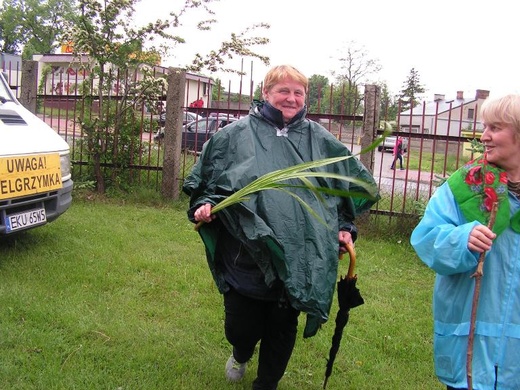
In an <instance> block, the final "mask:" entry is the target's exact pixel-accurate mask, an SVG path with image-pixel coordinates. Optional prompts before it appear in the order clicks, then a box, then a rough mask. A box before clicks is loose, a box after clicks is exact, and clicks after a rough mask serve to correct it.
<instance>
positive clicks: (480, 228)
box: [468, 225, 497, 253]
mask: <svg viewBox="0 0 520 390" xmlns="http://www.w3.org/2000/svg"><path fill="white" fill-rule="evenodd" d="M496 236H497V235H496V234H495V233H493V232H492V231H491V230H490V229H489V228H488V227H487V226H484V225H477V226H475V227H474V228H473V230H472V231H471V232H470V233H469V238H468V249H469V250H470V251H474V252H478V253H483V252H485V251H488V250H490V249H491V244H492V243H493V240H494V239H495V237H496Z"/></svg>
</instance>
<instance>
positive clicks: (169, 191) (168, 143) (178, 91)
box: [161, 68, 186, 200]
mask: <svg viewBox="0 0 520 390" xmlns="http://www.w3.org/2000/svg"><path fill="white" fill-rule="evenodd" d="M185 91H186V72H185V71H184V70H183V69H180V68H170V70H169V73H168V90H167V92H166V124H165V126H164V140H163V141H164V142H163V145H164V160H163V170H162V173H163V176H162V186H161V194H162V196H163V197H164V198H166V199H173V200H177V199H179V196H180V185H179V182H180V180H179V176H180V171H181V166H182V164H181V143H182V119H183V115H184V113H183V107H184V99H185V96H184V95H185Z"/></svg>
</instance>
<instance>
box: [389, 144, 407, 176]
mask: <svg viewBox="0 0 520 390" xmlns="http://www.w3.org/2000/svg"><path fill="white" fill-rule="evenodd" d="M393 155H394V161H392V165H391V166H390V169H395V163H396V162H397V160H399V169H400V170H401V171H402V170H403V169H404V168H403V139H402V138H401V137H400V136H397V137H396V138H395V145H394V150H393Z"/></svg>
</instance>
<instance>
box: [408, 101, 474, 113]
mask: <svg viewBox="0 0 520 390" xmlns="http://www.w3.org/2000/svg"><path fill="white" fill-rule="evenodd" d="M475 101H477V99H450V100H446V99H440V100H436V101H431V102H427V103H425V104H424V115H425V116H433V115H435V114H442V113H444V112H449V111H450V110H454V109H456V108H458V107H461V106H464V105H465V104H468V103H473V102H475ZM400 115H401V116H402V115H412V116H415V115H420V116H422V115H423V106H422V105H418V106H416V107H415V108H414V109H413V113H412V110H406V111H403V112H401V114H400Z"/></svg>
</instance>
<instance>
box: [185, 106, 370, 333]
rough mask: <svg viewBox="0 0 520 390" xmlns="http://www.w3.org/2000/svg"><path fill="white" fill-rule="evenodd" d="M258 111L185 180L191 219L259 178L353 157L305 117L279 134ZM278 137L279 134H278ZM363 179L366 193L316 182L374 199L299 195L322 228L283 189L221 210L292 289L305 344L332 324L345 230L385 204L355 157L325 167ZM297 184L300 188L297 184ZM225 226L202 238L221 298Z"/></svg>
mask: <svg viewBox="0 0 520 390" xmlns="http://www.w3.org/2000/svg"><path fill="white" fill-rule="evenodd" d="M261 104H263V103H262V102H255V103H253V105H252V108H251V111H250V115H248V116H247V117H245V118H243V119H241V120H239V121H237V122H234V123H232V124H230V125H228V126H226V127H225V128H224V129H222V130H220V131H218V132H217V133H216V134H215V135H214V136H213V137H212V138H211V139H210V140H209V141H208V142H207V143H206V144H205V146H204V148H203V151H202V153H201V155H200V159H199V160H198V162H197V164H196V165H195V166H194V167H193V170H192V172H191V173H190V174H189V176H188V177H187V178H186V179H185V182H184V186H183V190H184V192H185V193H186V194H188V195H189V196H190V211H189V212H188V214H189V216H190V218H191V217H192V216H193V212H194V211H195V209H197V208H198V207H199V206H201V205H202V204H204V203H211V204H213V205H215V204H217V203H219V202H220V201H221V200H223V199H225V198H226V197H227V196H229V195H230V194H232V193H233V192H235V191H236V190H238V189H240V188H242V187H244V186H245V185H247V184H249V183H250V182H252V181H253V180H255V179H256V178H258V177H260V176H262V175H264V174H266V173H268V172H272V171H274V170H278V169H283V168H286V167H289V166H293V165H296V164H300V163H303V162H308V161H313V160H320V159H324V158H330V157H339V156H346V155H350V152H349V150H348V149H347V148H346V147H345V146H344V145H343V144H342V143H341V142H340V141H338V140H337V139H336V138H335V137H334V136H333V135H332V134H331V133H329V132H328V131H327V130H326V129H325V128H323V127H322V126H320V125H319V124H317V123H316V122H313V121H310V120H308V119H305V118H304V117H302V118H301V119H300V120H298V121H296V122H295V123H292V124H290V125H289V126H288V127H286V128H285V129H284V131H282V132H280V130H277V129H276V128H275V126H274V125H272V124H270V123H269V122H267V121H266V120H265V119H264V118H263V117H262V116H261V114H260V113H259V110H258V106H259V105H261ZM277 133H278V135H277ZM320 169H321V170H327V171H330V172H334V173H336V174H340V175H342V176H351V177H355V178H358V179H360V180H363V181H364V182H366V183H369V184H370V185H371V186H373V188H374V191H373V192H372V193H371V194H369V193H368V192H367V191H366V190H365V189H363V188H361V187H359V186H355V185H353V184H352V183H349V182H347V181H343V180H332V179H323V178H317V179H312V180H313V182H314V184H315V185H316V186H323V187H330V188H341V189H343V190H350V191H355V192H358V193H362V194H366V195H367V198H356V199H355V201H354V199H353V198H339V197H334V196H327V195H324V199H323V200H321V201H320V200H318V199H317V198H316V196H315V195H314V194H312V192H311V191H309V190H306V189H292V191H293V192H295V193H297V195H298V196H300V197H301V198H302V199H303V200H304V201H305V202H306V203H307V204H309V205H310V206H311V207H312V209H313V210H314V211H315V212H316V213H317V214H318V215H319V216H320V217H321V218H322V219H323V220H324V221H325V223H326V225H324V224H323V223H322V222H320V221H318V220H317V219H316V218H315V217H314V216H313V215H311V214H310V213H309V212H308V211H306V210H305V209H304V208H303V206H302V205H301V204H300V203H298V202H297V201H296V200H295V199H294V198H293V197H292V196H290V195H288V194H286V193H284V192H282V191H276V190H264V191H259V192H257V193H255V194H253V195H252V196H251V197H250V199H249V200H248V201H247V202H244V203H241V204H238V205H234V206H230V207H228V208H225V209H224V210H222V211H219V212H218V214H217V216H218V218H219V219H220V221H221V222H222V224H223V225H224V226H225V228H227V229H228V230H229V232H231V234H232V235H234V236H235V237H237V238H238V239H239V240H240V241H241V242H242V244H243V245H244V246H245V247H246V248H247V249H248V251H249V252H250V253H251V255H252V256H253V258H254V259H255V261H256V262H257V264H258V266H259V267H260V269H261V270H262V271H263V273H264V275H265V281H266V283H267V284H268V285H270V284H271V283H272V282H273V281H274V280H275V278H276V277H278V278H280V279H281V280H282V281H283V282H284V285H285V288H286V291H287V294H288V297H289V300H290V302H291V305H292V306H293V307H294V308H295V309H297V310H300V311H303V312H305V313H307V323H306V327H305V331H304V337H310V336H313V335H314V334H316V332H317V330H318V329H319V326H320V324H322V323H324V322H325V321H327V319H328V315H329V311H330V307H331V303H332V298H333V295H334V289H335V285H336V281H337V265H338V249H339V246H338V245H339V244H338V231H339V230H340V229H341V230H349V228H350V227H352V221H353V220H354V218H355V216H356V215H358V214H360V213H362V212H364V211H367V210H369V209H370V207H371V206H372V205H373V204H374V203H375V201H376V199H377V198H378V194H377V187H376V185H375V182H374V179H373V177H372V175H371V174H370V172H369V171H368V170H367V169H366V168H365V167H364V166H363V165H362V164H361V162H359V160H357V159H356V158H349V159H346V160H344V161H342V162H340V163H336V164H331V165H327V166H324V167H322V168H320ZM294 184H301V183H298V182H295V183H294ZM221 226H222V225H220V224H218V223H207V224H204V225H202V226H201V228H200V229H199V234H200V236H201V238H202V240H203V242H204V245H205V247H206V255H207V260H208V264H209V267H210V270H211V272H212V275H213V278H214V279H215V282H216V284H217V286H218V288H219V291H220V292H221V293H224V292H226V291H227V290H228V288H229V287H228V286H227V284H226V283H225V281H224V279H223V276H222V274H221V273H220V272H219V269H218V266H216V264H215V256H214V255H215V248H216V241H217V238H218V229H219V228H221Z"/></svg>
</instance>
